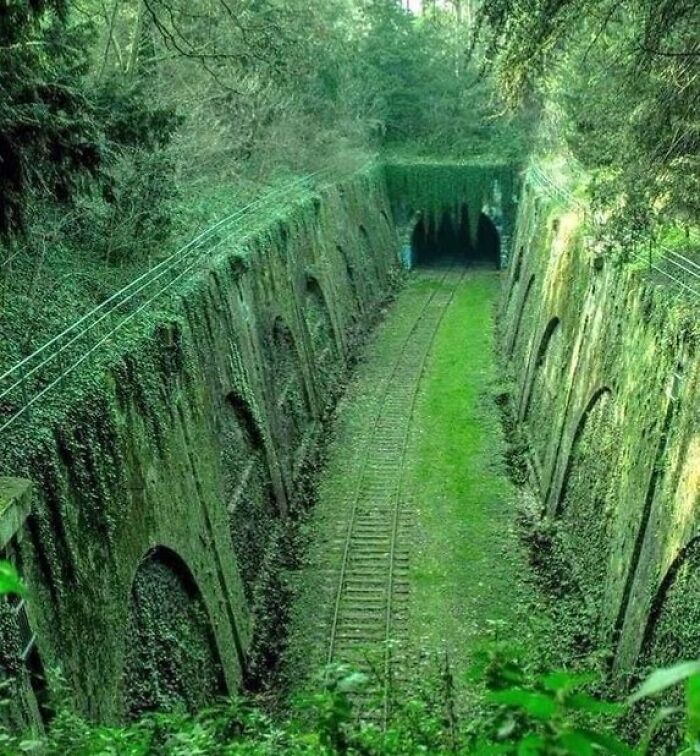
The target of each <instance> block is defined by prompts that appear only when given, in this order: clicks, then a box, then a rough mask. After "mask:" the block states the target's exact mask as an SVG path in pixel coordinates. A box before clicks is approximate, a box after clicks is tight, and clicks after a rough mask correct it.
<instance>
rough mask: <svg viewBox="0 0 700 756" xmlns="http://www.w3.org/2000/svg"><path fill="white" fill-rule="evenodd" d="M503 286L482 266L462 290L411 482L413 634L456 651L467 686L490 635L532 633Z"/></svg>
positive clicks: (447, 322) (436, 368) (421, 405)
mask: <svg viewBox="0 0 700 756" xmlns="http://www.w3.org/2000/svg"><path fill="white" fill-rule="evenodd" d="M499 288H500V281H499V277H498V275H497V274H496V273H494V272H491V271H475V272H470V273H468V275H467V278H466V279H465V281H464V283H463V284H462V285H461V286H460V288H459V289H458V290H457V292H456V293H455V297H454V300H453V302H452V304H451V306H450V308H449V309H448V311H447V313H446V315H445V318H444V320H443V322H442V325H441V327H440V330H439V331H438V333H437V336H436V339H435V342H434V344H433V348H432V351H431V354H430V355H429V357H428V361H427V365H426V369H425V373H424V375H423V380H422V383H421V388H420V391H419V396H418V400H417V403H416V408H415V413H414V418H413V428H412V439H411V442H410V446H409V452H408V460H407V464H406V475H405V480H404V490H405V491H406V496H407V499H408V504H409V505H410V506H412V507H414V508H415V509H416V510H417V516H416V521H417V523H418V526H417V529H416V530H417V532H416V548H415V549H414V550H413V554H412V558H411V591H412V600H411V611H410V617H411V621H410V623H411V636H412V641H413V644H414V645H415V646H416V647H418V648H420V649H422V650H424V651H440V650H444V651H445V652H447V654H448V655H449V658H450V660H451V663H452V666H453V669H454V672H455V675H456V682H457V685H458V687H461V685H460V682H461V680H462V678H463V673H464V671H465V670H466V668H467V667H468V665H469V660H470V657H471V656H472V652H473V650H474V648H475V646H476V645H478V644H479V643H480V642H481V640H483V638H484V637H485V636H493V635H494V634H505V636H506V637H509V638H510V639H515V636H522V635H524V634H526V633H527V626H526V625H523V623H522V622H521V621H520V620H521V617H520V613H521V611H524V610H523V606H524V604H525V600H526V594H527V591H528V588H527V586H526V585H524V581H523V577H524V574H525V573H526V570H527V566H526V556H525V555H524V553H523V547H522V546H521V544H520V543H519V541H518V534H517V532H516V526H515V511H514V510H515V503H514V500H515V491H514V488H513V486H512V484H511V483H510V481H509V480H508V478H507V476H506V470H505V465H504V462H503V457H504V450H505V439H504V437H503V432H502V429H501V422H500V416H499V411H498V407H497V406H496V403H495V401H494V387H495V382H496V377H497V366H496V358H495V353H494V343H493V342H494V324H493V310H494V303H495V301H496V298H497V295H498V291H499ZM519 639H520V638H519Z"/></svg>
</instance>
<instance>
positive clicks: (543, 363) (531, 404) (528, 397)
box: [520, 317, 564, 466]
mask: <svg viewBox="0 0 700 756" xmlns="http://www.w3.org/2000/svg"><path fill="white" fill-rule="evenodd" d="M563 345H564V341H563V338H562V331H561V321H560V319H559V318H558V317H553V318H552V319H551V320H550V321H549V323H547V326H546V327H545V329H544V332H543V333H542V336H541V338H540V342H539V346H538V348H537V351H536V352H535V356H534V361H533V364H532V366H531V367H530V370H529V375H528V376H527V380H526V382H525V385H524V389H523V396H522V399H521V405H520V406H521V411H520V418H521V420H522V421H527V423H528V425H529V426H530V430H531V434H530V435H531V438H532V440H533V446H534V451H535V453H536V454H537V458H538V462H539V463H540V466H541V464H542V463H543V462H544V460H545V458H546V455H547V447H548V444H549V440H550V436H551V433H552V428H553V425H554V424H553V423H552V417H553V416H554V409H555V405H556V400H557V396H558V394H559V389H560V388H561V383H560V377H561V372H562V351H563Z"/></svg>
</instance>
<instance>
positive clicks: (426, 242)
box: [411, 205, 501, 269]
mask: <svg viewBox="0 0 700 756" xmlns="http://www.w3.org/2000/svg"><path fill="white" fill-rule="evenodd" d="M411 253H412V263H413V266H414V267H419V268H429V267H442V266H450V265H474V266H479V267H489V268H495V269H498V268H500V259H501V239H500V235H499V233H498V229H497V228H496V226H495V225H494V223H493V221H492V220H491V219H490V218H489V217H488V215H486V214H485V213H480V214H479V219H478V222H477V227H476V244H473V243H472V235H471V227H470V222H469V213H468V210H467V207H466V205H463V206H462V208H461V210H460V212H459V218H458V220H456V219H455V217H454V214H453V213H451V212H450V211H449V210H444V211H443V213H442V215H441V216H440V220H439V223H437V224H436V220H435V218H434V217H430V219H427V218H426V217H425V216H421V217H420V218H419V219H418V221H417V223H416V225H415V227H414V229H413V233H412V235H411Z"/></svg>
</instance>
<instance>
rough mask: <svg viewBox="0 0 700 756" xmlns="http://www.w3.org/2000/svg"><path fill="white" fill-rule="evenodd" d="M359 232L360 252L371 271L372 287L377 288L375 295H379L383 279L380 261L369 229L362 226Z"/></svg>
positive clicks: (370, 281)
mask: <svg viewBox="0 0 700 756" xmlns="http://www.w3.org/2000/svg"><path fill="white" fill-rule="evenodd" d="M358 230H359V233H360V251H361V253H362V259H363V260H364V261H365V264H366V266H367V268H368V270H369V271H371V274H370V276H369V283H370V286H373V287H374V288H376V292H375V293H376V294H377V295H378V294H379V291H380V278H383V275H382V272H381V268H380V265H379V260H377V257H376V255H375V250H374V244H373V243H372V239H371V238H370V235H369V232H368V231H367V229H366V228H365V227H364V226H363V225H362V224H360V226H358Z"/></svg>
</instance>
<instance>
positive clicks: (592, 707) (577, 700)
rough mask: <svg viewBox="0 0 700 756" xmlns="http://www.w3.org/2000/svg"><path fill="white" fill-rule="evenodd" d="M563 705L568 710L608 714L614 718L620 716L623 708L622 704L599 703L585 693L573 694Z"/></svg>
mask: <svg viewBox="0 0 700 756" xmlns="http://www.w3.org/2000/svg"><path fill="white" fill-rule="evenodd" d="M564 705H565V706H566V707H567V708H568V709H576V710H577V711H588V712H591V713H592V714H608V715H610V716H615V715H617V714H621V713H622V712H623V711H624V709H625V707H624V705H623V704H620V703H616V702H614V701H601V700H600V699H599V698H593V696H589V695H588V694H587V693H574V695H572V696H569V697H568V698H567V699H566V700H565V701H564Z"/></svg>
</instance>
